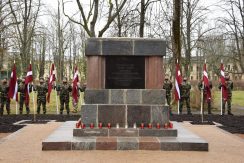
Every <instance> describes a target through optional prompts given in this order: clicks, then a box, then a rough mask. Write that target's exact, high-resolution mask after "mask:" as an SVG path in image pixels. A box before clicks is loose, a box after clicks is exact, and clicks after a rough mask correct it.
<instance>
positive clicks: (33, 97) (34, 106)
mask: <svg viewBox="0 0 244 163" xmlns="http://www.w3.org/2000/svg"><path fill="white" fill-rule="evenodd" d="M30 64H31V61H30ZM31 89H32V99H33V116H34V122H35V121H36V105H35V94H34V84H33V81H32V88H31Z"/></svg>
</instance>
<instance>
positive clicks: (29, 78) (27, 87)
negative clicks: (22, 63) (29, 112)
mask: <svg viewBox="0 0 244 163" xmlns="http://www.w3.org/2000/svg"><path fill="white" fill-rule="evenodd" d="M32 81H33V76H32V68H31V64H30V65H29V68H28V70H27V74H26V77H25V103H26V104H29V99H30V98H29V94H30V83H31V82H32Z"/></svg>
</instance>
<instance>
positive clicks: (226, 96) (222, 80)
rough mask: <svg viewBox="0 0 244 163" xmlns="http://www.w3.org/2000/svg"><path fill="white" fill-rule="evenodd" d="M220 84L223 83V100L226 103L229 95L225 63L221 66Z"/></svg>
mask: <svg viewBox="0 0 244 163" xmlns="http://www.w3.org/2000/svg"><path fill="white" fill-rule="evenodd" d="M220 82H221V85H222V92H221V93H222V98H223V99H224V100H225V101H226V100H227V98H228V95H227V88H226V84H225V72H224V65H223V63H222V62H221V65H220Z"/></svg>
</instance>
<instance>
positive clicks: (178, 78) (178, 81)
mask: <svg viewBox="0 0 244 163" xmlns="http://www.w3.org/2000/svg"><path fill="white" fill-rule="evenodd" d="M181 83H182V76H181V73H180V65H179V63H177V64H176V72H175V100H177V101H179V99H180V85H181Z"/></svg>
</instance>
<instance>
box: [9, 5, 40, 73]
mask: <svg viewBox="0 0 244 163" xmlns="http://www.w3.org/2000/svg"><path fill="white" fill-rule="evenodd" d="M9 6H10V9H11V13H12V16H13V22H14V23H15V24H16V31H17V38H18V40H19V41H18V46H19V49H20V57H21V63H22V64H21V69H22V72H24V71H23V70H25V68H26V67H27V65H28V64H29V62H30V58H31V46H32V39H33V36H34V32H35V27H36V22H37V18H38V16H39V13H40V7H41V3H40V0H23V1H13V0H9ZM18 22H21V23H18Z"/></svg>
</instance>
